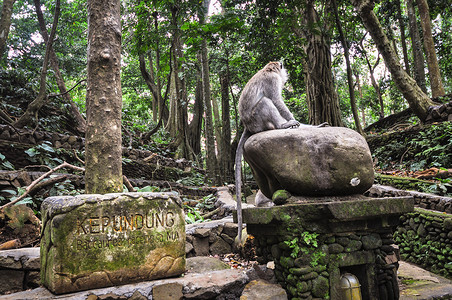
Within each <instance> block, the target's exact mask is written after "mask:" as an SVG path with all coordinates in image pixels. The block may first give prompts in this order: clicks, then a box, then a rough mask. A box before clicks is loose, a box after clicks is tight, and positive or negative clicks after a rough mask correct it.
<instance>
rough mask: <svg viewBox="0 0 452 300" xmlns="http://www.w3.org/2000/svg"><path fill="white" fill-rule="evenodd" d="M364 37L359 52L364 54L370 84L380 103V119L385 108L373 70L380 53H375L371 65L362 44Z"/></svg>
mask: <svg viewBox="0 0 452 300" xmlns="http://www.w3.org/2000/svg"><path fill="white" fill-rule="evenodd" d="M366 35H367V33H366V34H365V35H364V37H365V36H366ZM364 37H363V38H362V39H361V41H360V43H359V45H360V48H361V52H362V53H363V55H364V58H365V59H366V63H367V67H368V68H369V75H370V82H371V83H372V86H373V87H374V89H375V93H376V94H377V98H378V103H379V105H380V119H382V118H384V117H385V109H384V103H383V97H382V95H381V91H380V85H379V84H378V82H377V80H375V75H374V70H375V68H376V67H377V66H378V63H379V62H380V53H377V61H376V62H375V64H374V66H373V67H372V65H371V63H370V60H369V57H368V55H367V51H366V49H365V47H364V45H363V40H364Z"/></svg>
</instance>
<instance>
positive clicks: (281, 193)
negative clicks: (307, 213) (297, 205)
mask: <svg viewBox="0 0 452 300" xmlns="http://www.w3.org/2000/svg"><path fill="white" fill-rule="evenodd" d="M290 196H291V194H290V193H289V192H288V191H285V190H278V191H276V192H275V193H274V194H273V197H272V201H273V202H274V203H275V204H284V203H286V202H287V199H289V198H290Z"/></svg>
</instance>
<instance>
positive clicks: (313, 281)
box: [243, 196, 414, 300]
mask: <svg viewBox="0 0 452 300" xmlns="http://www.w3.org/2000/svg"><path fill="white" fill-rule="evenodd" d="M290 200H291V202H292V204H287V205H282V206H274V207H270V208H248V209H244V210H243V220H244V223H246V224H247V231H248V234H251V235H253V236H254V237H255V239H254V242H255V243H256V252H257V253H256V254H257V256H258V260H259V261H260V262H261V263H264V262H267V261H274V262H275V273H276V277H277V279H278V281H279V282H280V283H281V284H282V285H283V287H284V288H285V289H286V290H287V291H288V294H289V295H290V296H291V298H296V299H313V298H319V299H328V298H329V299H332V300H335V299H341V288H340V278H341V276H342V274H344V273H351V274H353V275H355V276H356V277H357V278H358V280H359V283H360V285H361V293H362V296H363V299H375V300H377V299H398V297H399V290H398V284H397V268H398V260H399V251H398V247H397V245H395V244H394V241H393V238H392V233H393V229H394V227H395V226H396V225H397V223H398V219H399V216H400V215H401V214H404V213H407V212H410V211H412V210H413V209H414V202H413V198H412V197H397V198H367V199H366V197H364V196H356V197H353V196H348V197H344V198H338V197H324V198H316V199H314V198H310V199H307V198H297V197H292V198H291V199H290Z"/></svg>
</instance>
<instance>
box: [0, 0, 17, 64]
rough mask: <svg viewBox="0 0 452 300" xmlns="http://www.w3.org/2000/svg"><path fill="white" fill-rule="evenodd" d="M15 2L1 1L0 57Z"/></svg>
mask: <svg viewBox="0 0 452 300" xmlns="http://www.w3.org/2000/svg"><path fill="white" fill-rule="evenodd" d="M14 2H16V0H3V7H2V12H1V16H0V57H2V56H3V52H4V51H5V49H6V41H7V40H8V34H9V29H10V27H11V15H12V14H13V5H14Z"/></svg>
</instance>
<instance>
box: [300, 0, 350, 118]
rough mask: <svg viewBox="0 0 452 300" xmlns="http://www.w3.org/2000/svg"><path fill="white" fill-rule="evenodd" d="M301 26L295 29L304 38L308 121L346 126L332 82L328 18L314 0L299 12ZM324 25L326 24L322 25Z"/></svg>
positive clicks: (308, 2)
mask: <svg viewBox="0 0 452 300" xmlns="http://www.w3.org/2000/svg"><path fill="white" fill-rule="evenodd" d="M300 15H301V22H303V25H302V29H301V30H300V28H299V27H298V26H295V27H294V28H293V29H294V32H295V34H297V35H298V36H299V37H300V38H302V39H304V40H305V41H306V42H305V43H304V45H303V47H304V51H305V53H306V60H305V65H306V68H305V78H306V95H307V102H308V109H309V123H310V124H313V125H318V124H321V123H323V122H328V124H330V125H332V126H343V123H342V120H341V112H340V108H339V98H338V96H337V93H336V90H335V88H334V84H333V78H332V71H331V52H330V38H329V36H328V35H327V32H329V30H330V29H329V25H330V24H329V23H330V21H329V20H322V22H321V20H320V18H319V16H318V14H317V12H316V10H315V8H314V3H313V2H312V1H307V2H306V4H305V7H304V10H303V11H301V12H300ZM320 26H323V27H320Z"/></svg>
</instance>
